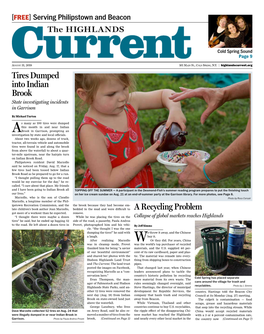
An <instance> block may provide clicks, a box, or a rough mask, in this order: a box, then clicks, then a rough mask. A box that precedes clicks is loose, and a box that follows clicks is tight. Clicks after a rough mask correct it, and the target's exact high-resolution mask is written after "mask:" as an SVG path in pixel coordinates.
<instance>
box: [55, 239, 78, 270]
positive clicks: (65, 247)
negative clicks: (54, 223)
mask: <svg viewBox="0 0 264 334" xmlns="http://www.w3.org/2000/svg"><path fill="white" fill-rule="evenodd" d="M59 245H61V252H60V256H61V259H62V261H63V266H62V268H61V270H63V269H64V267H65V264H66V257H67V254H68V251H69V245H71V246H72V249H73V252H74V253H75V249H74V246H73V243H72V242H71V240H70V239H68V235H67V234H64V236H63V239H61V240H60V241H59V242H58V243H57V245H56V247H58V246H59Z"/></svg>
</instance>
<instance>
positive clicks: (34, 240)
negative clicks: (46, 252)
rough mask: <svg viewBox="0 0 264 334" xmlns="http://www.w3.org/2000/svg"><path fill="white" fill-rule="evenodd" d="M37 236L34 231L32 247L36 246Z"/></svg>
mask: <svg viewBox="0 0 264 334" xmlns="http://www.w3.org/2000/svg"><path fill="white" fill-rule="evenodd" d="M36 236H37V232H36V230H32V246H35V243H36Z"/></svg>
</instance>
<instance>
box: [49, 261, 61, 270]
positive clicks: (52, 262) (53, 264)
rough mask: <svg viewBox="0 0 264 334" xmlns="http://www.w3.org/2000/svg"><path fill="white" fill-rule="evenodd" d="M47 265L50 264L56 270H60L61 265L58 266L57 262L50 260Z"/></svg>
mask: <svg viewBox="0 0 264 334" xmlns="http://www.w3.org/2000/svg"><path fill="white" fill-rule="evenodd" d="M47 263H50V264H51V265H52V266H53V267H54V268H55V270H58V269H59V265H58V264H57V262H56V261H54V260H48V262H47Z"/></svg>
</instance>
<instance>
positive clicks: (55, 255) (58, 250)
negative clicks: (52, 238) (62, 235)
mask: <svg viewBox="0 0 264 334" xmlns="http://www.w3.org/2000/svg"><path fill="white" fill-rule="evenodd" d="M60 252H61V248H60V247H56V248H55V249H54V251H53V253H52V254H51V257H52V258H53V259H56V257H57V256H58V255H59V254H60Z"/></svg>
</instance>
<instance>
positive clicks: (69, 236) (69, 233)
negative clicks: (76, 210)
mask: <svg viewBox="0 0 264 334" xmlns="http://www.w3.org/2000/svg"><path fill="white" fill-rule="evenodd" d="M66 233H67V234H68V238H69V239H70V238H71V230H68V231H67V232H66Z"/></svg>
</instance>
